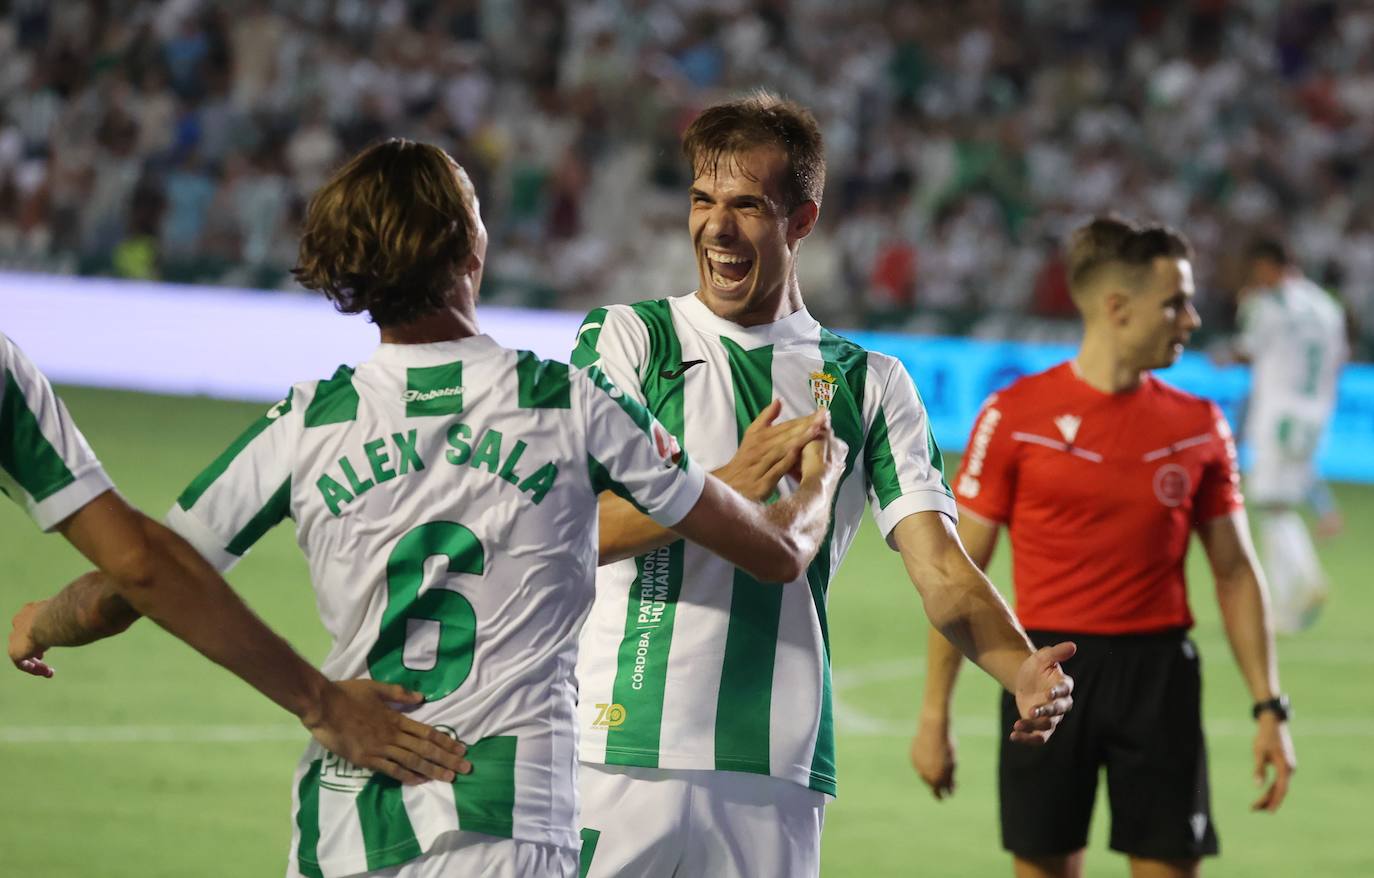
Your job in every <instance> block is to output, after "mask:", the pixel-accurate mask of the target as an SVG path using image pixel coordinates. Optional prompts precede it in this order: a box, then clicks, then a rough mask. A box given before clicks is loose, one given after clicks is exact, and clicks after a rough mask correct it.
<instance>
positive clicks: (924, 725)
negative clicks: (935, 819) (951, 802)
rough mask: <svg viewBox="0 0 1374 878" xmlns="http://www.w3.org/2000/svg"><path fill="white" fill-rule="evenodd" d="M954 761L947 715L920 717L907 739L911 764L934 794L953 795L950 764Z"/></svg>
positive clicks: (955, 759)
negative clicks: (914, 731)
mask: <svg viewBox="0 0 1374 878" xmlns="http://www.w3.org/2000/svg"><path fill="white" fill-rule="evenodd" d="M957 764H958V758H957V746H956V744H955V742H954V733H953V732H951V731H950V728H949V720H948V719H947V718H941V719H933V718H927V717H924V716H923V717H921V721H920V723H919V724H918V725H917V726H916V736H915V737H914V738H912V739H911V767H912V768H915V769H916V773H917V774H918V775H920V776H921V780H923V781H925V782H926V786H928V787H930V791H931V793H932V794H934V796H935V798H937V799H943V798H944V797H946V796H952V795H954V768H955V766H956V765H957Z"/></svg>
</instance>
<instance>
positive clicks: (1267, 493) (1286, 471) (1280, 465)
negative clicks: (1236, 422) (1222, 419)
mask: <svg viewBox="0 0 1374 878" xmlns="http://www.w3.org/2000/svg"><path fill="white" fill-rule="evenodd" d="M1323 429H1324V425H1323V424H1321V423H1320V422H1314V421H1308V420H1304V419H1301V418H1294V417H1287V418H1280V419H1277V420H1272V419H1264V420H1263V421H1258V422H1256V423H1253V424H1252V425H1250V426H1249V427H1248V429H1247V432H1248V433H1249V434H1250V435H1249V439H1250V449H1251V452H1252V458H1251V462H1250V471H1249V472H1248V473H1246V475H1245V493H1246V494H1247V495H1248V496H1247V499H1249V500H1250V501H1251V502H1252V503H1255V504H1256V505H1260V506H1266V505H1269V506H1297V505H1299V504H1301V503H1302V502H1303V501H1304V500H1305V499H1306V497H1307V494H1308V492H1309V491H1311V490H1312V485H1313V483H1314V481H1315V479H1316V469H1315V467H1314V465H1313V457H1315V455H1316V453H1317V446H1318V444H1319V443H1320V442H1321V437H1322V432H1323Z"/></svg>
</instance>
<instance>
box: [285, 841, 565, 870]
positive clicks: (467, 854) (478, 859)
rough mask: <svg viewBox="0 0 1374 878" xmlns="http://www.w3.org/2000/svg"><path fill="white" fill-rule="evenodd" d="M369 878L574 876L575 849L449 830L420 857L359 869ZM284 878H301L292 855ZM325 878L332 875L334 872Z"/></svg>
mask: <svg viewBox="0 0 1374 878" xmlns="http://www.w3.org/2000/svg"><path fill="white" fill-rule="evenodd" d="M357 874H360V875H368V876H372V878H453V876H466V875H472V876H478V875H480V876H482V878H576V875H577V852H576V851H572V850H569V849H567V848H561V847H557V846H556V845H551V844H540V843H539V842H533V841H519V840H517V839H514V838H496V837H495V836H491V835H486V834H484V833H480V832H451V833H449V834H447V835H445V836H443V837H442V838H440V839H439V840H438V841H437V842H436V843H435V845H434V847H433V848H431V849H430V851H429V853H427V854H425V855H424V856H423V857H419V858H417V859H414V860H411V861H410V862H408V863H402V864H400V865H399V866H392V867H390V868H388V869H381V870H378V871H375V872H360V873H357ZM286 876H287V878H303V876H302V875H301V873H300V872H299V871H297V869H296V863H295V858H294V857H293V858H292V861H291V865H290V866H288V867H287V871H286ZM327 878H335V876H333V875H329V876H327Z"/></svg>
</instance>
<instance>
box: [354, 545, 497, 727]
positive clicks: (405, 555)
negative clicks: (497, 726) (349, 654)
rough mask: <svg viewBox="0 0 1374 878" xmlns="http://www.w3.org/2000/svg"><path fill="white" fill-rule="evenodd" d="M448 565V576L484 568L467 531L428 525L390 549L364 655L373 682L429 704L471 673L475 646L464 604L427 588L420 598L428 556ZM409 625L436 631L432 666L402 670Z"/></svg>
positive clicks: (473, 618)
mask: <svg viewBox="0 0 1374 878" xmlns="http://www.w3.org/2000/svg"><path fill="white" fill-rule="evenodd" d="M436 555H438V556H442V557H444V558H447V559H448V567H447V569H448V572H449V573H471V574H473V575H474V576H480V575H481V574H482V572H483V571H484V569H485V566H486V557H485V553H484V552H483V550H482V544H481V543H480V542H478V540H477V537H476V536H474V535H473V533H472V531H470V530H468V529H467V528H466V527H464V526H463V525H461V524H458V523H457V522H452V521H431V522H430V523H428V524H422V525H420V526H419V527H417V528H415V529H413V530H411V531H409V532H408V533H407V534H406V535H405V536H403V537H401V539H400V541H398V542H397V543H396V548H395V549H392V551H391V556H390V557H389V558H387V562H386V589H387V602H386V609H385V610H384V611H383V612H382V624H381V626H380V629H379V631H378V633H377V642H376V643H374V644H373V645H372V649H371V650H370V651H369V652H368V654H367V667H368V670H369V671H371V672H372V678H373V679H374V680H381V681H383V682H386V683H397V684H399V685H401V686H404V687H405V688H407V689H410V690H411V691H414V692H419V693H421V694H422V695H424V696H425V700H426V701H435V700H437V699H440V698H443V697H444V696H445V695H448V694H449V693H451V692H453V691H454V690H456V689H457V688H458V687H459V686H461V685H463V681H464V680H466V679H467V678H468V674H469V673H470V672H471V671H472V653H473V647H474V646H475V644H476V641H477V614H476V613H475V612H474V611H473V609H472V604H471V603H470V602H469V601H468V599H467V598H465V597H463V596H462V595H461V594H459V593H458V592H456V591H451V590H450V589H447V588H431V589H429V590H428V591H426V592H425V593H424V594H423V595H422V594H420V586H421V585H423V584H424V576H425V562H426V561H428V560H429V559H430V558H432V557H434V556H436ZM412 620H417V621H429V622H435V623H437V624H438V625H439V643H438V646H437V648H436V650H435V658H434V664H433V666H432V667H430V668H428V669H426V670H417V669H415V668H411V667H407V666H406V664H405V645H406V635H407V634H408V633H409V631H410V623H411V621H412Z"/></svg>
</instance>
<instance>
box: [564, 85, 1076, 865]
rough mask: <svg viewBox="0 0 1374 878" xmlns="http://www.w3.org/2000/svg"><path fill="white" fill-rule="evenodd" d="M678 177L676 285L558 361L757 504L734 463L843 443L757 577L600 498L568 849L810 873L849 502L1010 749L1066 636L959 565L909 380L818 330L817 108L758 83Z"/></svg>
mask: <svg viewBox="0 0 1374 878" xmlns="http://www.w3.org/2000/svg"><path fill="white" fill-rule="evenodd" d="M684 148H685V152H686V155H687V158H688V160H689V161H690V163H691V167H692V170H693V172H694V178H695V179H694V180H693V182H692V186H691V192H690V198H691V211H690V217H689V228H690V231H691V235H692V243H693V246H694V247H695V249H696V255H697V263H698V268H699V277H698V279H697V283H698V286H697V290H696V292H694V293H691V294H688V295H685V296H680V297H678V298H671V299H662V300H658V301H648V302H640V303H638V304H635V305H630V306H622V305H615V306H611V307H608V308H599V309H597V310H595V311H593V312H592V313H591V314H590V315H589V316H588V317H587V319H586V321H585V322H584V323H583V325H582V329H581V332H580V334H579V338H578V342H577V347H576V349H575V350H574V353H573V362H574V365H577V366H580V367H588V368H590V367H592V366H597V367H599V368H601V369H603V370H605V371H606V373H607V374H609V375H610V376H611V379H612V380H613V381H615V382H616V383H617V384H618V385H619V386H620V387H622V388H623V389H624V390H625V392H626V393H627V394H628V395H630V396H632V397H634V398H635V399H636V400H638V401H641V402H644V403H645V404H646V405H648V407H649V409H650V410H651V411H652V412H653V413H654V414H655V415H656V416H657V417H658V418H659V420H660V421H661V422H662V423H663V424H664V426H665V427H667V428H668V429H669V430H670V431H671V432H672V433H673V434H674V435H675V436H677V437H679V438H680V439H681V440H682V441H683V443H684V445H685V447H686V448H687V450H688V451H689V452H690V453H691V454H692V456H693V460H694V461H696V462H698V463H700V464H701V465H704V466H707V467H712V468H718V469H717V470H716V471H717V472H718V474H720V475H721V476H722V477H723V478H726V479H728V480H730V481H732V482H733V483H734V484H735V485H736V486H737V487H739V488H740V489H741V490H744V491H746V492H749V493H751V494H752V496H754V497H756V498H758V499H766V498H768V497H770V496H772V495H773V494H774V492H775V488H776V489H777V490H778V492H779V493H781V494H782V495H783V496H787V495H788V493H789V488H788V486H787V485H786V484H783V485H781V486H778V485H777V481H778V480H777V476H776V475H773V476H771V477H767V475H766V474H764V476H763V477H760V475H759V467H758V466H755V465H751V464H750V461H754V460H756V459H758V458H760V457H762V458H763V459H765V460H766V459H768V458H769V457H770V456H771V455H770V454H769V453H768V451H767V449H769V448H770V447H771V445H772V444H773V443H774V442H775V441H776V437H777V436H779V435H785V434H786V433H787V431H789V430H790V429H793V427H792V423H793V422H791V421H785V422H782V423H776V419H777V418H778V417H779V416H780V415H787V416H790V417H792V418H797V417H801V416H803V415H807V414H808V413H812V412H815V411H816V410H818V409H822V410H828V411H829V412H830V417H831V423H832V425H833V427H834V430H835V432H836V433H837V434H838V435H839V436H840V437H841V438H842V439H844V440H845V442H846V443H847V444H848V446H849V451H848V455H847V456H846V459H845V462H844V481H843V483H842V485H841V487H840V489H839V492H838V494H837V495H836V500H835V504H834V506H833V509H832V517H831V523H830V529H829V531H828V533H827V534H826V539H825V543H824V545H823V546H822V548H821V552H820V554H819V555H818V556H817V558H816V560H815V561H814V562H813V563H812V564H811V565H810V566H809V567H808V568H807V569H806V571H805V574H804V576H802V577H799V578H798V581H797V582H795V583H792V584H789V585H788V586H786V587H785V588H781V589H771V590H768V589H760V588H759V583H758V582H756V581H755V578H754V576H753V575H752V574H750V573H749V572H748V571H745V570H741V569H739V568H738V567H737V566H736V565H735V564H734V563H733V562H732V561H731V560H730V559H728V558H727V559H722V558H717V557H715V556H712V555H711V554H709V553H707V552H705V551H701V550H698V549H696V548H695V547H693V546H689V545H687V544H686V543H683V542H682V541H680V540H678V539H677V538H676V537H675V536H674V535H673V534H671V533H669V532H668V531H666V530H665V529H663V528H662V527H659V526H657V525H655V524H654V522H653V521H651V520H650V519H649V518H648V517H646V516H645V515H644V514H643V513H642V511H640V510H637V509H635V508H634V507H633V506H632V505H631V504H630V503H628V502H626V501H625V500H624V499H622V498H619V497H611V496H603V498H602V503H601V557H602V562H603V564H604V563H607V562H609V561H615V563H614V564H610V565H609V566H605V567H602V568H601V570H600V571H599V572H598V575H597V594H596V602H595V604H594V605H593V607H592V614H591V618H590V619H589V621H588V624H587V627H586V628H585V629H584V631H583V635H582V655H581V659H580V661H579V665H578V679H579V683H580V686H581V699H580V703H579V711H580V717H581V724H582V748H581V751H580V754H581V758H582V761H583V763H584V765H583V781H582V790H583V811H582V815H583V825H584V827H585V829H584V849H583V860H584V862H587V863H588V865H589V871H588V872H587V873H586V874H588V875H590V876H612V875H678V876H689V878H690V876H710V878H729V876H749V878H783V876H785V878H799V876H806V875H815V874H817V873H818V872H819V869H820V835H821V824H822V817H823V814H824V809H825V803H826V801H827V800H828V798H829V797H831V796H834V795H835V793H836V788H837V786H836V766H835V742H834V714H833V705H832V702H831V694H830V686H831V677H830V646H829V633H828V629H827V621H826V591H827V588H828V586H829V584H830V581H831V578H832V576H833V575H834V573H835V570H836V569H837V568H838V566H839V564H840V560H841V559H842V558H843V557H844V554H845V551H846V550H847V549H848V548H849V546H850V543H851V542H852V541H853V539H854V535H855V532H856V530H857V529H858V525H859V518H860V516H861V514H862V512H863V508H864V501H865V497H867V499H868V501H869V503H870V504H871V506H872V508H873V512H874V516H875V517H876V519H877V521H878V524H879V526H880V527H881V529H882V532H883V534H884V536H885V537H887V539H888V541H889V543H890V544H891V545H892V546H894V547H895V548H896V549H897V550H898V551H900V552H901V556H902V560H903V561H904V562H905V564H906V567H907V570H908V572H909V574H910V576H911V580H912V582H913V583H915V584H916V586H917V588H918V589H919V591H920V594H921V597H922V599H923V600H924V603H925V607H926V611H927V613H928V614H929V616H930V617H931V619H932V620H933V621H934V622H935V624H936V625H938V626H939V627H940V629H941V630H942V631H944V632H945V633H946V634H947V635H948V636H949V637H950V638H951V639H953V640H954V641H955V642H956V643H958V644H959V646H960V648H961V649H963V650H964V651H965V652H966V653H967V654H968V655H969V656H971V657H972V658H973V659H974V660H975V661H977V662H978V663H979V664H980V665H982V666H983V667H984V668H985V669H986V670H987V671H988V672H989V673H990V674H992V675H993V676H994V677H996V678H997V679H998V681H1000V682H1001V683H1002V684H1003V685H1004V686H1005V687H1006V688H1007V689H1008V690H1009V691H1010V692H1012V693H1013V694H1014V697H1015V700H1016V703H1017V705H1018V710H1017V715H1016V717H1013V718H1012V719H1014V720H1015V721H1014V722H1013V721H1012V720H1008V723H1007V731H1008V732H1009V733H1010V735H1011V737H1012V739H1013V740H1016V741H1024V742H1034V743H1039V742H1040V741H1042V740H1043V739H1044V738H1046V737H1048V735H1049V733H1050V732H1051V730H1052V729H1053V727H1054V725H1055V723H1056V722H1057V721H1058V717H1059V715H1061V714H1062V713H1063V712H1064V711H1066V710H1067V709H1068V708H1069V705H1070V698H1069V692H1070V689H1071V681H1070V680H1069V679H1068V678H1067V677H1065V676H1064V674H1063V672H1062V671H1061V670H1060V668H1059V665H1058V662H1059V661H1060V660H1061V659H1064V658H1067V657H1068V656H1069V655H1072V652H1073V647H1072V645H1070V644H1064V645H1061V646H1059V647H1057V648H1054V649H1043V650H1041V651H1039V652H1034V650H1033V648H1032V647H1031V646H1030V645H1029V642H1028V641H1027V639H1026V637H1025V635H1024V634H1023V633H1022V631H1021V630H1020V629H1019V628H1018V626H1017V625H1016V622H1015V619H1014V618H1013V617H1012V615H1011V613H1010V611H1009V610H1008V608H1007V606H1006V605H1005V604H1004V603H1003V602H1002V600H1001V598H1000V597H999V596H998V594H997V592H996V590H994V589H993V588H992V586H991V585H990V584H989V583H988V581H987V580H986V578H984V577H983V575H982V574H981V573H980V572H979V571H978V569H977V568H976V567H974V566H973V564H972V563H970V561H969V560H968V558H967V556H966V555H965V554H964V551H963V549H962V547H961V546H960V545H959V541H958V539H957V538H956V536H955V532H954V517H955V505H954V499H953V497H952V496H951V493H950V491H949V488H948V486H947V485H946V484H945V482H944V479H943V476H942V473H941V469H940V467H941V460H940V453H939V450H938V449H937V448H936V446H935V442H934V440H933V439H932V437H931V435H930V431H929V429H928V425H927V422H926V416H925V412H924V410H923V409H922V407H921V402H920V399H919V397H918V396H917V394H916V388H915V387H914V386H913V384H912V381H911V378H910V377H909V376H908V375H907V373H906V370H905V369H903V368H902V366H901V364H900V363H899V362H898V361H897V360H895V359H892V358H891V357H886V356H883V355H881V354H877V353H873V352H870V351H866V350H864V349H863V348H861V347H859V346H858V345H855V344H853V343H851V342H849V341H847V340H845V339H843V338H841V337H840V336H838V335H835V334H834V333H832V332H830V331H828V330H826V329H824V328H822V327H821V326H820V325H819V324H817V323H816V321H815V320H813V319H812V317H811V315H810V314H809V313H807V310H806V308H805V306H804V305H803V302H802V295H801V289H800V287H799V285H798V282H797V273H796V259H797V253H798V248H799V247H800V246H801V243H802V240H803V239H804V238H805V237H806V236H807V235H808V234H809V233H810V232H811V230H812V229H813V228H814V227H815V224H816V220H817V217H818V215H819V212H820V201H821V191H822V188H823V186H824V181H825V162H824V158H823V154H822V146H821V137H820V132H819V130H818V128H817V126H816V121H815V119H814V118H813V117H812V116H811V114H810V113H809V112H808V111H806V110H805V109H803V108H802V107H800V106H798V105H796V104H794V103H791V102H788V101H782V100H779V99H778V98H776V97H773V96H771V95H767V94H758V95H756V96H754V97H750V98H746V99H742V100H737V101H732V102H729V103H724V104H719V105H717V106H713V107H711V108H709V109H707V110H706V111H704V112H703V113H702V114H701V115H700V116H699V117H697V119H696V120H695V121H694V122H693V123H692V124H691V126H690V127H689V128H688V130H687V132H686V134H685V140H684Z"/></svg>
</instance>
